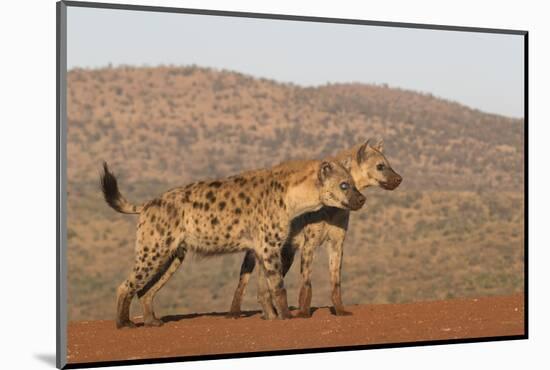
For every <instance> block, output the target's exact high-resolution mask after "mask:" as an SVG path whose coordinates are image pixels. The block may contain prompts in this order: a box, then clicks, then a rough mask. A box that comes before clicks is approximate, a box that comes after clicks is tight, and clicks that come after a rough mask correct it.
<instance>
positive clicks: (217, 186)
mask: <svg viewBox="0 0 550 370" xmlns="http://www.w3.org/2000/svg"><path fill="white" fill-rule="evenodd" d="M208 186H210V187H211V188H216V189H217V188H219V187H220V186H222V183H221V182H220V181H213V182H211V183H210V184H209V185H208Z"/></svg>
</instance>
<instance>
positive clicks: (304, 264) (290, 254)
mask: <svg viewBox="0 0 550 370" xmlns="http://www.w3.org/2000/svg"><path fill="white" fill-rule="evenodd" d="M383 148H384V145H383V141H379V142H378V143H377V144H375V145H373V146H371V145H370V141H368V140H367V141H366V142H365V143H363V144H360V145H357V146H355V147H353V148H351V149H349V150H345V151H342V152H341V153H339V154H337V155H336V156H335V157H334V158H332V159H333V160H335V161H337V162H339V163H343V164H344V165H345V166H346V167H347V169H348V170H349V172H350V174H351V175H352V177H353V179H354V180H355V184H356V185H357V187H358V188H359V189H365V188H367V187H370V186H379V187H381V188H383V189H386V190H394V189H395V188H396V187H397V186H399V184H400V183H401V181H402V177H401V176H400V175H399V174H397V173H396V172H395V171H394V170H393V168H392V167H391V165H390V163H389V161H388V160H387V159H386V157H385V156H384V154H383V153H382V152H383ZM350 158H351V160H350ZM349 216H350V212H349V211H348V210H345V209H338V208H331V207H323V208H321V209H320V210H318V211H316V212H311V213H307V214H304V215H302V216H300V217H297V218H296V219H295V220H293V222H292V226H291V233H290V237H289V239H288V241H287V242H286V243H285V245H284V246H283V249H282V251H281V258H282V262H283V268H282V273H283V276H284V275H286V273H287V272H288V270H289V268H290V266H291V265H292V262H293V259H294V254H295V253H296V251H297V250H300V252H301V264H300V272H301V275H302V286H301V289H300V295H299V298H298V301H299V306H300V311H299V313H298V316H302V317H309V316H310V314H311V313H310V312H311V310H310V306H311V296H312V286H311V264H312V261H313V255H314V251H315V248H317V247H318V246H319V245H321V244H326V245H327V248H328V256H329V270H330V271H329V272H330V281H331V284H332V294H331V299H332V303H333V305H334V310H335V313H336V315H347V314H349V312H348V311H346V310H345V309H344V306H343V303H342V295H341V288H340V281H341V269H342V256H343V246H344V240H345V237H346V232H347V229H348V223H349ZM255 258H256V257H255V256H254V252H253V251H249V252H247V253H246V255H245V258H244V260H243V263H242V265H241V272H240V278H239V284H238V286H237V289H236V290H235V293H234V296H233V301H232V304H231V308H230V311H229V316H231V317H238V316H239V314H240V311H241V302H242V298H243V295H244V291H245V288H246V286H247V285H248V281H249V279H250V274H251V273H252V271H253V270H254V266H255V264H256V262H255ZM265 285H266V283H265V281H264V279H263V278H262V276H261V275H260V279H259V286H258V302H259V303H260V304H261V306H262V309H263V312H264V318H267V319H272V318H274V317H275V316H276V309H275V308H274V307H273V305H272V304H271V297H270V295H269V291H268V290H267V289H266V287H265Z"/></svg>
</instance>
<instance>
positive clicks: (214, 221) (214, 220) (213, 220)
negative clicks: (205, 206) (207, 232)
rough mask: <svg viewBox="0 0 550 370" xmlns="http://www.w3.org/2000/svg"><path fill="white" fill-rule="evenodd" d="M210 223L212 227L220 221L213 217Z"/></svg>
mask: <svg viewBox="0 0 550 370" xmlns="http://www.w3.org/2000/svg"><path fill="white" fill-rule="evenodd" d="M211 222H212V226H214V225H217V224H219V223H220V221H219V220H218V218H217V217H214V218H213V219H212V221H211Z"/></svg>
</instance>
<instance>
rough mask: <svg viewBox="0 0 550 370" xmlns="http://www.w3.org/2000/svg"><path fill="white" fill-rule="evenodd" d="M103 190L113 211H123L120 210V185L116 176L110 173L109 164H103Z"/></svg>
mask: <svg viewBox="0 0 550 370" xmlns="http://www.w3.org/2000/svg"><path fill="white" fill-rule="evenodd" d="M100 181H101V190H102V191H103V197H104V198H105V201H106V202H107V204H109V205H110V206H111V207H112V208H113V209H115V210H117V211H119V212H120V211H121V209H120V202H119V200H120V198H121V195H120V192H119V190H118V184H117V181H116V178H115V176H114V175H113V174H112V173H111V172H109V167H108V166H107V162H103V174H102V175H101V179H100Z"/></svg>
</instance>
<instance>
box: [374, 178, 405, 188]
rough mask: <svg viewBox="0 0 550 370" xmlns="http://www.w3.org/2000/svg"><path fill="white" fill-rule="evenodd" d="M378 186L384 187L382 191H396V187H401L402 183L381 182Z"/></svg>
mask: <svg viewBox="0 0 550 370" xmlns="http://www.w3.org/2000/svg"><path fill="white" fill-rule="evenodd" d="M378 184H380V187H382V189H385V190H394V189H395V188H396V187H398V186H399V184H401V181H400V180H397V181H379V182H378Z"/></svg>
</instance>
